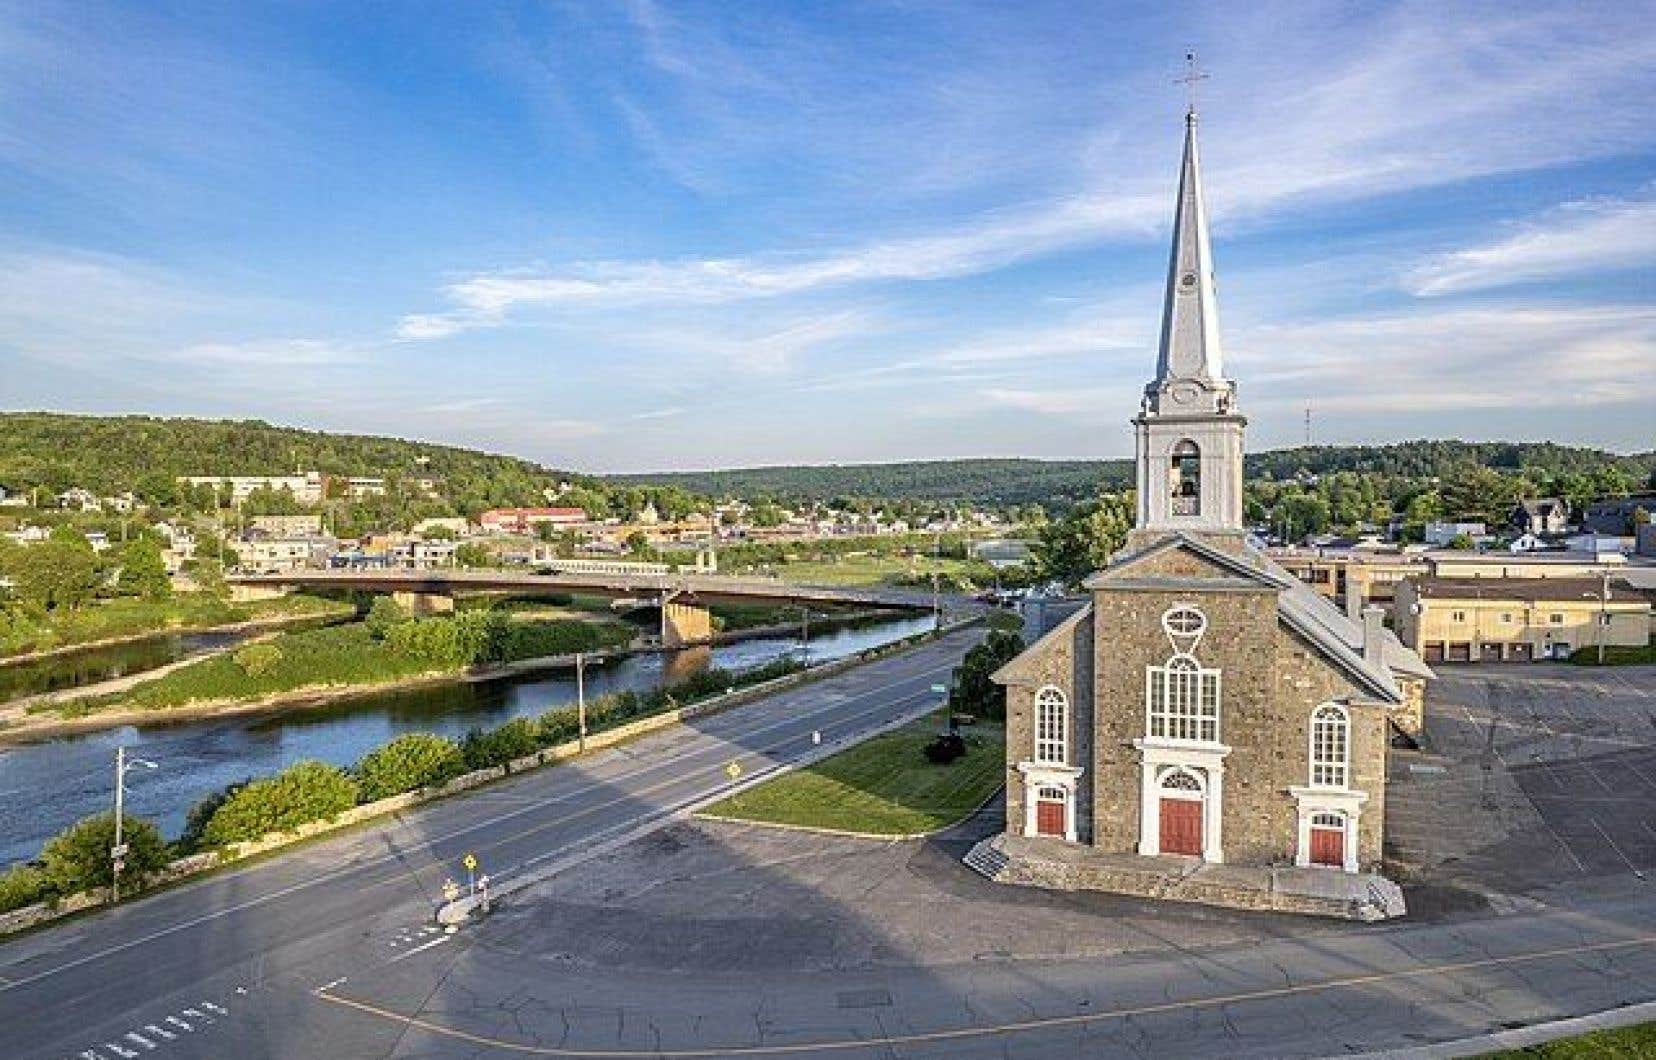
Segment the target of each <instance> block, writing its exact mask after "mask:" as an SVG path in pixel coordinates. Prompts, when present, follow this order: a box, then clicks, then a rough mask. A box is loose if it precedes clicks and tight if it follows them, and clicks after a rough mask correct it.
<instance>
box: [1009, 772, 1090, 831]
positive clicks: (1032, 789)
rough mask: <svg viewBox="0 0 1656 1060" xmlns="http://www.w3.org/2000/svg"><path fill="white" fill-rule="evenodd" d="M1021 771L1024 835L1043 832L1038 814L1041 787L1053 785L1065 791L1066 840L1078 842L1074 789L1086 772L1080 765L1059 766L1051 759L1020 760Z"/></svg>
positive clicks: (1054, 787) (1052, 786)
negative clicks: (1042, 760) (1048, 760)
mask: <svg viewBox="0 0 1656 1060" xmlns="http://www.w3.org/2000/svg"><path fill="white" fill-rule="evenodd" d="M1018 772H1019V773H1021V774H1023V781H1024V822H1023V834H1024V835H1026V836H1035V835H1040V829H1039V827H1038V826H1037V822H1036V819H1035V814H1036V811H1037V806H1036V804H1037V803H1038V802H1040V792H1041V789H1042V788H1053V789H1056V790H1058V791H1061V792H1063V793H1064V840H1065V841H1066V842H1069V843H1074V842H1077V838H1076V836H1077V830H1076V817H1075V788H1076V783H1077V781H1079V780H1080V778H1081V774H1082V773H1083V772H1084V770H1082V769H1081V768H1080V767H1078V766H1064V765H1056V764H1054V763H1051V762H1019V763H1018Z"/></svg>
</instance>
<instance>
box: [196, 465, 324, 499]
mask: <svg viewBox="0 0 1656 1060" xmlns="http://www.w3.org/2000/svg"><path fill="white" fill-rule="evenodd" d="M178 481H179V482H181V483H183V484H184V485H186V486H210V487H212V488H213V489H215V490H221V489H229V491H230V503H231V504H240V503H241V502H243V501H245V500H247V498H248V497H249V496H251V495H252V494H253V493H254V491H256V490H270V491H271V492H273V493H280V492H282V491H283V490H286V491H287V492H289V493H291V494H293V499H294V500H295V501H297V502H298V503H300V504H305V505H315V504H321V503H322V497H323V490H324V486H325V481H324V478H323V475H322V473H321V472H320V471H303V472H300V473H299V474H296V475H181V476H179V479H178Z"/></svg>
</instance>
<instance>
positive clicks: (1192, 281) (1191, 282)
mask: <svg viewBox="0 0 1656 1060" xmlns="http://www.w3.org/2000/svg"><path fill="white" fill-rule="evenodd" d="M1195 289H1196V274H1195V273H1194V272H1187V273H1185V274H1184V275H1183V276H1181V277H1179V291H1180V292H1181V293H1183V294H1189V293H1190V292H1192V291H1194V290H1195Z"/></svg>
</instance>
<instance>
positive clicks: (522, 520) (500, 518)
mask: <svg viewBox="0 0 1656 1060" xmlns="http://www.w3.org/2000/svg"><path fill="white" fill-rule="evenodd" d="M586 521H587V514H586V511H585V509H582V508H491V509H489V510H488V511H486V512H484V513H483V514H482V515H480V516H478V517H477V525H478V526H480V527H482V528H483V532H484V533H486V534H527V533H529V532H530V531H532V530H533V529H534V528H535V527H536V526H539V525H540V524H542V523H550V524H551V525H553V526H575V525H579V524H581V523H584V522H586Z"/></svg>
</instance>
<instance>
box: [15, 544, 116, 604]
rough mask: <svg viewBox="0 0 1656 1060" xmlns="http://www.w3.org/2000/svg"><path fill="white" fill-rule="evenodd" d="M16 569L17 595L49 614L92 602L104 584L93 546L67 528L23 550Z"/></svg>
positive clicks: (17, 560)
mask: <svg viewBox="0 0 1656 1060" xmlns="http://www.w3.org/2000/svg"><path fill="white" fill-rule="evenodd" d="M14 567H15V570H14V572H13V574H12V578H13V580H14V581H16V583H17V595H18V596H19V597H21V598H22V599H24V600H26V601H29V602H31V603H35V604H38V605H39V606H41V607H43V608H46V609H48V610H57V609H60V608H61V609H64V610H71V611H72V610H74V609H75V608H77V607H80V606H81V605H82V604H84V603H86V602H87V601H89V600H91V599H92V597H93V596H94V595H95V594H96V593H97V591H98V586H99V585H100V584H101V583H102V580H103V579H102V577H101V575H100V573H99V571H98V557H97V554H96V553H94V552H93V551H92V546H91V545H90V544H89V543H88V542H87V540H86V538H84V537H82V536H81V535H80V534H79V533H77V532H75V531H74V530H72V529H70V528H68V527H59V528H58V529H57V530H54V531H52V536H51V538H50V539H48V540H46V541H42V542H40V543H39V544H38V545H31V546H29V547H28V548H25V549H23V550H22V552H21V554H20V555H19V557H18V558H17V559H16V560H15V561H14Z"/></svg>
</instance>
